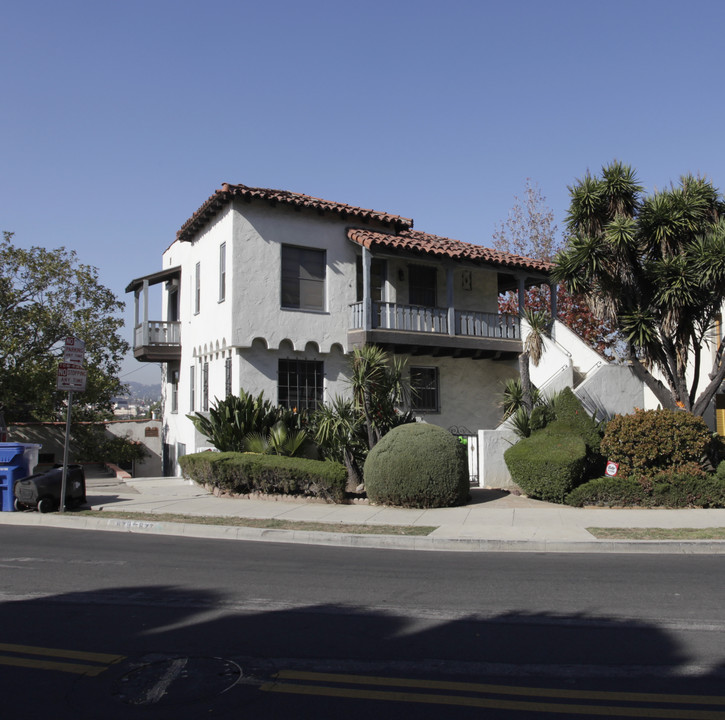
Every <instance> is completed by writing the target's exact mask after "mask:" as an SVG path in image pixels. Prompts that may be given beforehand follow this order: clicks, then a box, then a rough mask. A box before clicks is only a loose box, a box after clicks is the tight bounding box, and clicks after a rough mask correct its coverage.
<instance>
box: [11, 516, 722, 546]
mask: <svg viewBox="0 0 725 720" xmlns="http://www.w3.org/2000/svg"><path fill="white" fill-rule="evenodd" d="M2 524H6V525H21V526H22V525H24V526H35V527H38V526H40V527H54V528H66V529H75V530H101V531H108V532H126V533H138V534H149V535H169V536H176V537H189V538H198V539H199V538H200V539H209V540H243V541H252V542H276V543H299V544H302V545H321V546H328V547H350V548H368V549H377V550H382V549H389V550H426V551H436V552H497V553H500V552H528V553H627V554H675V555H722V554H725V540H594V539H593V540H584V541H582V540H573V541H564V540H491V539H479V538H440V537H420V536H415V537H411V536H397V535H356V534H353V533H335V532H320V531H311V530H276V529H265V528H250V527H235V526H231V525H201V524H197V523H171V522H155V521H144V520H142V519H138V520H124V519H121V518H106V519H104V518H92V517H63V516H61V515H58V514H56V513H48V514H42V513H37V512H32V513H31V512H28V513H0V525H2Z"/></svg>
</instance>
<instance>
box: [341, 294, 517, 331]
mask: <svg viewBox="0 0 725 720" xmlns="http://www.w3.org/2000/svg"><path fill="white" fill-rule="evenodd" d="M350 310H351V318H350V322H351V325H350V329H351V330H364V329H365V311H364V303H362V302H357V303H353V304H352V305H351V306H350ZM371 310H372V312H371V318H370V324H371V327H370V329H371V330H403V331H409V332H419V333H438V334H444V335H457V336H462V337H480V338H502V339H506V340H520V339H521V324H520V322H519V318H518V317H516V316H515V315H505V314H500V313H485V312H476V311H473V310H456V311H455V312H454V314H453V316H454V318H455V322H454V332H453V333H449V330H448V325H449V323H448V318H449V313H448V310H447V309H446V308H432V307H424V306H421V305H400V304H398V303H390V302H374V303H372V308H371Z"/></svg>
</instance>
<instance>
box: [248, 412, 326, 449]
mask: <svg viewBox="0 0 725 720" xmlns="http://www.w3.org/2000/svg"><path fill="white" fill-rule="evenodd" d="M242 447H243V448H244V450H245V451H246V452H255V453H260V454H262V455H288V456H305V455H309V454H313V453H312V447H311V445H310V443H309V441H308V436H307V431H306V430H297V431H296V432H289V431H288V429H287V427H286V426H285V424H284V422H283V421H282V420H280V421H278V422H277V423H275V424H274V425H273V426H272V427H271V428H270V430H269V434H268V435H267V436H265V435H263V434H262V433H260V432H252V433H249V434H247V435H246V436H245V437H244V440H243V442H242Z"/></svg>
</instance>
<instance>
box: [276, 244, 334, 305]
mask: <svg viewBox="0 0 725 720" xmlns="http://www.w3.org/2000/svg"><path fill="white" fill-rule="evenodd" d="M325 264H326V259H325V251H324V250H313V249H311V248H302V247H296V246H294V245H283V246H282V307H283V308H292V309H299V310H324V309H325Z"/></svg>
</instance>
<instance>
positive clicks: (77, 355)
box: [63, 337, 86, 366]
mask: <svg viewBox="0 0 725 720" xmlns="http://www.w3.org/2000/svg"><path fill="white" fill-rule="evenodd" d="M85 355H86V344H85V343H84V342H83V340H79V339H78V338H77V337H67V338H66V339H65V345H64V346H63V362H64V363H65V364H67V365H78V366H80V365H83V359H84V358H85Z"/></svg>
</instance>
